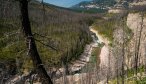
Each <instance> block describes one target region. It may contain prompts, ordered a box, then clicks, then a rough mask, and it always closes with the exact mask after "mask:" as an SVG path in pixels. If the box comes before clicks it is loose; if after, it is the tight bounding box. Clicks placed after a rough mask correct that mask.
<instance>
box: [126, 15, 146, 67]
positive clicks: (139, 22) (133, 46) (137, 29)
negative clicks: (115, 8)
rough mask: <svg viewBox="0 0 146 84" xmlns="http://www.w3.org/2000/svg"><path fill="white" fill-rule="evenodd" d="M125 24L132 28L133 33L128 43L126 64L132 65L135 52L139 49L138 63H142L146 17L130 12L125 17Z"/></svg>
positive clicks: (144, 50) (144, 53)
mask: <svg viewBox="0 0 146 84" xmlns="http://www.w3.org/2000/svg"><path fill="white" fill-rule="evenodd" d="M127 26H128V27H129V28H130V29H131V30H132V32H133V34H134V35H133V37H132V39H131V40H130V42H129V44H128V47H129V52H128V57H127V58H128V60H127V61H126V64H127V65H128V66H131V67H133V66H134V63H135V61H134V58H135V57H134V56H135V52H138V51H139V53H138V55H139V57H138V59H139V60H138V62H139V63H138V64H139V65H144V64H145V59H146V38H145V37H146V17H143V16H141V14H140V13H130V14H128V17H127ZM140 35H141V36H140ZM138 44H139V45H138ZM138 46H139V50H138ZM128 61H129V62H128Z"/></svg>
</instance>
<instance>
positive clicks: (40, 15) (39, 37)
mask: <svg viewBox="0 0 146 84" xmlns="http://www.w3.org/2000/svg"><path fill="white" fill-rule="evenodd" d="M0 11H1V12H0V65H1V67H3V68H2V71H3V70H5V71H6V73H8V74H7V75H14V74H16V73H22V72H23V71H24V70H27V71H29V70H32V69H33V67H32V61H31V60H30V58H29V56H27V53H28V52H29V51H28V50H27V46H26V40H25V38H24V37H23V33H22V28H21V17H20V15H21V13H20V7H19V2H17V1H15V0H1V1H0ZM93 17H95V15H88V14H79V13H75V12H72V11H69V10H65V9H62V8H59V7H55V6H50V5H48V4H41V2H38V1H35V0H31V1H30V2H29V18H30V23H31V27H32V32H33V35H34V37H35V41H36V44H37V48H38V52H39V53H40V56H41V59H42V61H43V63H44V65H45V67H46V69H48V68H50V67H58V68H59V67H60V66H61V65H62V62H64V63H69V62H70V61H71V60H75V59H76V58H78V56H79V55H80V54H81V53H82V52H83V50H84V47H85V45H86V44H88V43H90V42H91V41H92V39H91V37H90V32H89V28H88V27H89V25H91V23H92V21H93ZM6 66H8V67H6ZM16 66H17V67H16ZM5 71H3V72H4V73H5Z"/></svg>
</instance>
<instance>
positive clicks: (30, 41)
mask: <svg viewBox="0 0 146 84" xmlns="http://www.w3.org/2000/svg"><path fill="white" fill-rule="evenodd" d="M19 2H20V9H21V17H22V29H23V33H24V36H25V38H26V42H27V43H26V44H27V47H28V55H30V56H31V59H32V61H33V65H34V67H35V68H36V71H37V72H38V75H39V77H40V78H41V79H42V82H43V84H53V83H52V80H51V78H50V77H49V76H48V74H47V71H46V70H45V68H44V66H43V64H42V60H41V59H40V56H39V53H38V51H37V47H36V44H35V39H34V37H33V34H32V31H31V26H30V21H29V15H28V0H19Z"/></svg>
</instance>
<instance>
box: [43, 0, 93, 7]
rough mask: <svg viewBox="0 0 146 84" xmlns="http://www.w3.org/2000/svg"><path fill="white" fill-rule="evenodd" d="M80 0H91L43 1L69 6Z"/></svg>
mask: <svg viewBox="0 0 146 84" xmlns="http://www.w3.org/2000/svg"><path fill="white" fill-rule="evenodd" d="M81 1H91V0H44V2H47V3H50V4H53V5H56V6H61V7H71V6H73V5H75V4H77V3H79V2H81Z"/></svg>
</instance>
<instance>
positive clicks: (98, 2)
mask: <svg viewBox="0 0 146 84" xmlns="http://www.w3.org/2000/svg"><path fill="white" fill-rule="evenodd" d="M114 4H116V1H115V0H94V1H82V2H80V3H78V4H76V5H74V6H72V7H70V8H71V9H74V10H80V11H82V12H86V11H89V12H105V11H106V10H108V9H109V8H110V7H112V6H113V5H114Z"/></svg>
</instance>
